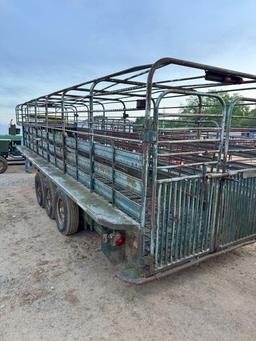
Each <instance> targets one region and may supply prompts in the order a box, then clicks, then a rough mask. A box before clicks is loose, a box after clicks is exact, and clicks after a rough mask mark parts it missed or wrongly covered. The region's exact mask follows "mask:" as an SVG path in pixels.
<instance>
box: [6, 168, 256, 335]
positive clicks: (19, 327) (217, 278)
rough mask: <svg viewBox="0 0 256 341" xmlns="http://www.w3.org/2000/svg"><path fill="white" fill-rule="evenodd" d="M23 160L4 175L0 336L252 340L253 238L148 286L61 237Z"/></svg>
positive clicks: (89, 243)
mask: <svg viewBox="0 0 256 341" xmlns="http://www.w3.org/2000/svg"><path fill="white" fill-rule="evenodd" d="M33 183H34V177H33V175H32V174H24V173H23V168H22V167H12V168H10V171H9V172H8V173H6V174H2V175H0V341H15V340H22V341H23V340H24V341H30V340H33V341H36V340H47V341H48V340H49V341H55V340H56V341H59V340H61V341H63V340H72V341H74V340H93V341H95V340H96V341H97V340H118V341H119V340H120V341H121V340H158V339H162V340H175V341H177V340H178V341H179V340H189V341H193V340H196V341H200V340H204V341H205V340H207V341H211V340H214V341H216V340H220V341H225V340H232V341H233V340H241V341H246V340H248V341H249V340H252V341H255V340H256V323H255V316H256V244H251V245H250V246H246V247H243V248H240V249H237V250H235V251H233V252H231V253H229V254H226V255H222V256H219V257H217V258H215V259H212V260H210V261H207V262H205V263H202V264H200V265H199V266H196V267H193V268H190V269H188V270H185V271H183V272H180V273H177V274H175V275H173V276H171V277H167V278H164V279H161V280H158V281H156V282H152V283H148V284H146V285H144V286H134V285H129V284H127V283H124V282H122V281H120V280H119V279H118V278H117V277H116V275H115V272H114V268H113V266H112V265H111V264H110V263H109V262H108V260H107V259H106V258H105V257H104V255H103V254H102V253H101V251H100V245H99V238H98V237H97V235H96V234H94V233H91V232H86V231H82V232H79V233H78V234H77V235H75V236H72V237H63V236H62V235H60V233H59V232H58V231H57V229H56V227H55V222H54V221H52V220H50V219H49V218H48V217H47V215H46V213H45V212H44V210H43V209H41V208H40V207H39V206H38V205H37V203H36V199H35V195H34V188H33Z"/></svg>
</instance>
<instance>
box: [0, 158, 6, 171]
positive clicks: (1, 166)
mask: <svg viewBox="0 0 256 341" xmlns="http://www.w3.org/2000/svg"><path fill="white" fill-rule="evenodd" d="M7 168H8V163H7V160H6V159H5V158H4V157H2V156H0V174H3V173H5V172H6V171H7Z"/></svg>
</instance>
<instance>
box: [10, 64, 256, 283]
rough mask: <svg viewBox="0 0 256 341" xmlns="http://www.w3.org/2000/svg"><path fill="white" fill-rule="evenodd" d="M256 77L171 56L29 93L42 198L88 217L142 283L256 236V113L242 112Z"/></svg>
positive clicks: (27, 141)
mask: <svg viewBox="0 0 256 341" xmlns="http://www.w3.org/2000/svg"><path fill="white" fill-rule="evenodd" d="M179 75H180V76H179ZM255 83H256V75H253V74H247V73H243V72H238V71H232V70H227V69H222V68H218V67H213V66H209V65H204V64H199V63H194V62H190V61H185V60H178V59H174V58H163V59H160V60H158V61H156V62H155V63H153V64H147V65H141V66H136V67H132V68H129V69H126V70H122V71H120V72H116V73H113V74H110V75H107V76H103V77H100V78H97V79H93V80H91V81H88V82H84V83H81V84H78V85H74V86H71V87H69V88H66V89H62V90H59V91H56V92H53V93H50V94H48V95H45V96H41V97H38V98H35V99H32V100H30V101H27V102H25V103H22V104H19V105H18V106H17V107H16V113H17V123H18V124H19V125H21V126H22V131H23V140H24V145H23V146H22V147H21V148H20V150H21V152H22V153H23V154H24V155H25V156H26V157H27V158H28V159H29V161H31V162H32V164H33V165H34V167H35V168H36V170H37V172H36V175H35V189H36V196H37V201H38V203H39V205H41V206H42V207H44V208H45V210H46V212H47V214H48V216H49V217H50V218H52V219H55V220H56V224H57V228H58V230H59V231H60V232H61V233H62V234H64V235H70V234H73V233H75V232H77V230H78V226H79V221H81V217H82V220H83V224H84V226H85V227H86V228H88V229H91V230H94V231H96V232H98V234H99V235H100V238H101V246H102V251H103V252H104V253H105V255H106V256H107V257H108V258H109V259H110V260H113V261H114V262H115V263H119V265H120V266H119V276H120V277H121V278H123V279H124V280H127V281H129V282H132V283H144V282H145V281H150V280H152V279H154V278H159V277H161V276H164V275H166V274H169V273H171V272H174V271H176V270H179V269H183V268H185V267H188V266H191V265H193V264H195V263H198V262H200V261H202V260H205V259H207V258H209V257H212V256H214V255H216V254H220V253H223V252H226V251H228V250H232V249H233V248H235V247H237V246H241V245H244V244H246V243H250V242H253V241H255V237H256V219H255V215H256V200H255V197H256V163H255V156H256V153H255V152H256V146H255V142H256V141H255V136H254V137H252V136H250V137H249V138H248V137H247V136H246V135H244V132H245V131H247V130H248V131H250V132H251V131H256V124H255V116H253V115H250V117H246V116H244V115H241V116H239V114H237V108H239V107H244V106H247V107H248V108H249V109H248V111H250V112H251V110H253V108H254V107H255V103H256V96H255V95H254V92H255ZM243 91H246V92H244V93H246V97H242V94H243ZM227 93H231V94H239V96H240V97H237V96H233V97H232V100H231V101H229V102H228V103H227V102H226V101H225V100H224V98H226V97H225V96H223V95H224V94H227ZM248 94H250V96H248ZM230 98H231V97H230ZM191 103H192V104H191ZM243 119H245V120H246V122H247V121H248V120H249V121H250V126H249V127H248V128H246V127H245V125H244V124H243V125H242V126H241V127H239V126H238V125H237V122H241V121H242V120H243ZM242 133H243V135H242Z"/></svg>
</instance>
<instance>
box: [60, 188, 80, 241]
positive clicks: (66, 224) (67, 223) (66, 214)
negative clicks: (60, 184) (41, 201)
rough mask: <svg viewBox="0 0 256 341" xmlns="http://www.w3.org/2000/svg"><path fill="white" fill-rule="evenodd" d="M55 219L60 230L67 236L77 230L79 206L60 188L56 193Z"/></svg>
mask: <svg viewBox="0 0 256 341" xmlns="http://www.w3.org/2000/svg"><path fill="white" fill-rule="evenodd" d="M55 219H56V224H57V228H58V230H59V231H60V233H62V234H64V235H65V236H68V235H70V234H74V233H76V232H77V230H78V225H79V207H78V206H77V204H76V203H75V202H74V201H73V200H71V199H70V198H69V197H68V196H67V195H66V194H65V193H64V192H63V191H62V190H60V189H57V191H56V193H55Z"/></svg>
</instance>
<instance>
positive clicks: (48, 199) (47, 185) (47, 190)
mask: <svg viewBox="0 0 256 341" xmlns="http://www.w3.org/2000/svg"><path fill="white" fill-rule="evenodd" d="M55 192H56V187H55V186H54V184H53V182H52V181H51V180H50V179H48V178H47V177H46V178H45V180H44V208H45V210H46V213H47V215H48V217H49V218H51V219H55Z"/></svg>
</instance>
